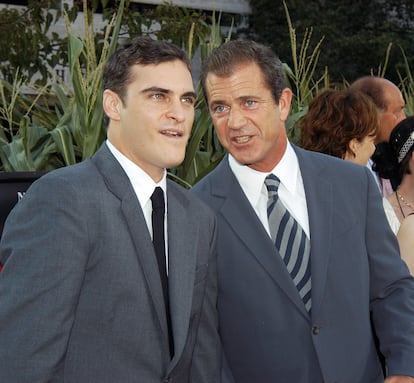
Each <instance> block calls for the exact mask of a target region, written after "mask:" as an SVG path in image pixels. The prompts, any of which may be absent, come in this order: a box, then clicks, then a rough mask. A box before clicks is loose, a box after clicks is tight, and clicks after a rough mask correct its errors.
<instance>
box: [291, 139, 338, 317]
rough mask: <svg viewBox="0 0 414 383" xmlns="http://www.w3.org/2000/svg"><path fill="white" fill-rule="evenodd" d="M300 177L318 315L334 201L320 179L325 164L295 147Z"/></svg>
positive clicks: (314, 307)
mask: <svg viewBox="0 0 414 383" xmlns="http://www.w3.org/2000/svg"><path fill="white" fill-rule="evenodd" d="M295 151H296V154H297V156H298V160H299V165H300V169H301V173H302V179H303V184H304V187H305V193H306V203H307V206H308V216H309V227H310V236H311V272H312V313H313V314H315V315H317V313H318V309H319V308H320V306H321V304H322V298H323V296H324V291H325V288H326V280H327V270H328V263H329V256H330V254H331V247H332V228H333V227H334V225H335V222H333V203H334V202H333V200H334V192H333V186H332V184H331V182H329V181H328V180H326V178H324V177H323V174H324V168H325V166H326V163H325V162H323V161H321V160H319V158H316V157H314V158H313V159H312V160H309V158H308V157H309V155H310V153H308V152H306V151H304V150H301V149H299V148H296V147H295Z"/></svg>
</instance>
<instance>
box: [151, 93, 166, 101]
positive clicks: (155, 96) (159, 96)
mask: <svg viewBox="0 0 414 383" xmlns="http://www.w3.org/2000/svg"><path fill="white" fill-rule="evenodd" d="M151 98H152V99H154V100H162V99H163V98H164V95H163V94H162V93H154V94H152V95H151Z"/></svg>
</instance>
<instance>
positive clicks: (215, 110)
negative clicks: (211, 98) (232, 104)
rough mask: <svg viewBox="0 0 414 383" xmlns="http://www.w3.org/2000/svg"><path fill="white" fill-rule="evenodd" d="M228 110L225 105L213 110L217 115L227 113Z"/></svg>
mask: <svg viewBox="0 0 414 383" xmlns="http://www.w3.org/2000/svg"><path fill="white" fill-rule="evenodd" d="M227 109H228V108H227V107H226V106H224V105H218V106H216V107H215V108H214V109H213V111H214V112H215V113H223V112H224V111H226V110H227Z"/></svg>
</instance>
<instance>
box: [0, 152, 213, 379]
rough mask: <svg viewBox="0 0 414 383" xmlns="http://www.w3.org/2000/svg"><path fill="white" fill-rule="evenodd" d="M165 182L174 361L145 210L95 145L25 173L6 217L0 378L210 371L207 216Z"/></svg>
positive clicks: (0, 255)
mask: <svg viewBox="0 0 414 383" xmlns="http://www.w3.org/2000/svg"><path fill="white" fill-rule="evenodd" d="M167 192H168V239H169V259H170V267H169V285H170V304H171V316H172V325H173V333H174V341H175V355H174V358H173V360H172V361H171V360H170V359H169V351H168V339H167V335H166V329H167V324H166V317H165V308H164V305H163V297H162V288H161V282H160V277H159V272H158V268H157V263H156V258H155V254H154V248H153V245H152V241H151V238H150V234H149V231H148V229H147V225H146V222H145V219H144V215H143V213H142V210H141V208H140V205H139V202H138V199H137V197H136V195H135V193H134V191H133V188H132V186H131V184H130V181H129V179H128V178H127V176H126V174H125V172H124V171H123V169H122V168H121V166H120V165H119V163H118V162H117V161H116V159H115V158H114V157H113V155H112V154H111V153H110V151H109V150H108V148H107V147H106V145H104V146H103V147H102V148H101V149H100V150H99V151H98V152H97V153H96V155H95V156H94V157H93V158H92V159H89V160H86V161H84V162H83V163H81V164H78V165H75V166H72V167H67V168H62V169H59V170H56V171H54V172H51V173H49V174H48V175H46V176H44V177H42V178H41V179H40V180H39V181H37V182H35V183H34V184H33V185H32V187H31V188H30V189H29V191H28V192H27V193H26V195H25V197H24V198H23V199H22V200H21V201H20V202H19V203H18V204H17V206H16V207H15V209H14V210H13V211H12V212H11V214H10V215H9V217H8V220H7V223H6V226H5V229H4V232H3V237H2V242H1V248H0V249H1V251H0V262H2V263H3V264H4V268H3V271H2V272H1V273H0V324H1V325H0V345H1V346H0V382H4V383H6V382H7V383H26V382H27V383H44V382H62V383H63V382H65V383H160V382H167V381H168V382H170V381H171V382H179V383H188V382H192V383H199V382H206V383H212V382H216V381H218V377H217V376H218V374H219V370H220V368H219V356H220V349H219V339H218V334H217V315H216V293H217V291H216V290H217V283H216V282H217V281H216V254H215V240H216V223H215V218H214V215H213V214H212V212H211V211H210V209H208V208H207V207H206V206H205V205H204V204H203V203H201V202H200V201H199V200H198V199H196V198H195V197H194V196H192V195H191V193H189V192H187V191H184V190H183V189H182V188H181V187H180V186H178V185H177V184H175V183H173V182H170V181H168V187H167ZM164 379H165V380H164ZM168 379H170V380H168Z"/></svg>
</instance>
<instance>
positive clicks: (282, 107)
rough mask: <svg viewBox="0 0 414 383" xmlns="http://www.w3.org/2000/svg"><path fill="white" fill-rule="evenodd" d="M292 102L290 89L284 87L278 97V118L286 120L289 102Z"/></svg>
mask: <svg viewBox="0 0 414 383" xmlns="http://www.w3.org/2000/svg"><path fill="white" fill-rule="evenodd" d="M291 102H292V91H291V90H290V89H289V88H285V89H283V91H282V94H281V95H280V98H279V105H278V107H279V111H280V119H281V120H282V121H286V120H287V118H288V117H289V112H290V104H291Z"/></svg>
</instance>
